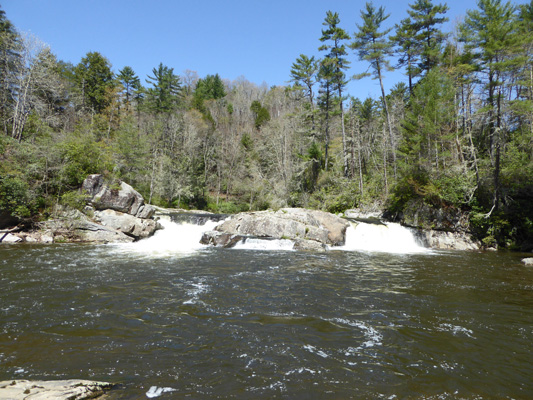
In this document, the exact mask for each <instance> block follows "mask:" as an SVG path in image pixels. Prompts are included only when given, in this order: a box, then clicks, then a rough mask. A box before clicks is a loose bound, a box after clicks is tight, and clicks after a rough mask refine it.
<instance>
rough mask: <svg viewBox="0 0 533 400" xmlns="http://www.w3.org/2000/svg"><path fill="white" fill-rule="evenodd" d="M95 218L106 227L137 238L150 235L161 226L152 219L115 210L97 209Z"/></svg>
mask: <svg viewBox="0 0 533 400" xmlns="http://www.w3.org/2000/svg"><path fill="white" fill-rule="evenodd" d="M94 220H95V221H96V222H97V223H99V224H101V225H103V226H105V227H108V228H111V229H115V230H117V231H120V232H122V233H124V234H126V235H128V236H131V237H132V238H134V239H135V240H138V239H144V238H147V237H150V236H152V235H153V234H154V233H155V231H156V230H158V229H160V228H161V226H160V225H159V224H158V223H157V222H156V221H154V220H152V219H144V218H138V217H134V216H133V215H129V214H124V213H121V212H118V211H114V210H103V211H95V212H94Z"/></svg>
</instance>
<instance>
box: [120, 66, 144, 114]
mask: <svg viewBox="0 0 533 400" xmlns="http://www.w3.org/2000/svg"><path fill="white" fill-rule="evenodd" d="M117 79H118V81H119V82H120V83H121V84H122V86H123V88H124V92H123V94H124V96H125V98H124V102H125V103H126V107H127V108H128V109H129V106H130V100H131V99H132V98H133V97H134V96H135V91H137V90H139V89H140V86H141V81H140V79H139V77H138V76H137V75H135V72H134V71H133V69H132V68H131V67H129V66H126V67H124V68H122V70H120V71H119V72H118V76H117Z"/></svg>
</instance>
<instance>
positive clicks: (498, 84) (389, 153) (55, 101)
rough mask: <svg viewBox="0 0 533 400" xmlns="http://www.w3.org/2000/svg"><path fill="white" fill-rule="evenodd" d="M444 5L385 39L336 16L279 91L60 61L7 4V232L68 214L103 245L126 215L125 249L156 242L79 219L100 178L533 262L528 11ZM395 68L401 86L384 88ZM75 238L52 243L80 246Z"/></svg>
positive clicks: (412, 16)
mask: <svg viewBox="0 0 533 400" xmlns="http://www.w3.org/2000/svg"><path fill="white" fill-rule="evenodd" d="M447 11H448V7H447V6H446V5H445V4H434V3H433V2H432V1H430V0H416V1H413V3H412V4H410V5H409V7H408V9H407V10H406V14H405V17H406V18H405V19H403V20H402V21H401V23H399V24H397V25H396V26H395V27H394V28H393V29H392V30H387V29H384V28H383V23H384V21H386V20H387V18H388V14H387V11H386V9H385V8H383V7H377V6H374V5H373V4H372V3H368V4H367V5H366V6H365V7H364V9H363V10H361V15H360V18H356V19H354V20H353V21H349V20H342V23H341V17H343V16H339V15H338V14H337V13H335V12H332V11H329V12H328V13H327V14H326V16H325V19H324V21H323V23H322V26H318V27H317V32H320V30H321V35H320V34H318V35H317V55H304V54H302V55H300V56H299V57H298V58H297V59H296V60H295V61H294V63H293V65H292V68H291V69H290V71H287V73H288V76H289V79H290V83H289V84H288V85H287V86H273V87H268V86H266V85H262V86H258V85H255V84H254V83H251V82H249V81H247V80H246V79H245V78H239V79H237V80H235V81H228V80H224V79H223V78H221V77H220V76H219V75H218V74H216V73H215V74H213V75H207V76H205V77H200V76H198V74H197V73H196V72H195V71H191V70H186V71H184V72H183V73H182V74H181V75H179V74H177V73H175V72H174V69H173V68H172V67H169V66H166V65H164V64H162V63H160V64H159V65H158V66H156V67H154V69H153V71H152V74H151V75H150V76H148V77H147V78H146V79H141V78H139V77H138V76H137V75H136V74H135V72H134V70H133V69H132V68H131V67H129V66H115V69H113V66H112V65H111V64H110V63H109V61H108V60H107V59H106V57H105V56H104V55H102V54H100V53H99V52H96V51H93V52H88V53H87V54H86V55H85V56H84V57H82V59H81V60H79V61H77V60H60V59H58V58H57V57H56V56H55V55H54V53H53V49H51V48H49V47H48V46H47V45H45V44H44V43H42V42H40V41H39V40H38V39H37V38H35V37H30V36H29V35H25V34H24V33H21V32H19V31H18V30H17V29H16V27H15V26H13V24H12V23H11V22H10V21H9V16H7V15H6V14H5V12H4V11H3V10H1V9H0V97H1V98H0V105H1V107H0V127H1V129H2V132H1V133H0V238H3V239H5V238H6V237H7V236H8V235H13V234H17V235H18V234H20V231H22V232H28V231H35V230H36V229H37V228H39V227H42V226H46V224H51V223H53V222H50V221H57V220H58V218H57V217H58V215H60V214H61V213H63V219H64V220H65V221H67V222H68V221H70V222H69V223H70V224H71V226H70V232H71V231H72V229H77V230H85V231H87V232H93V233H94V234H95V235H101V234H103V233H102V232H104V231H103V230H99V229H100V228H98V227H95V226H94V225H91V224H92V223H94V222H95V221H96V219H98V220H99V221H103V220H105V221H106V224H118V222H117V221H118V220H120V221H121V222H120V224H122V225H121V229H122V231H121V232H122V234H123V235H124V236H125V237H124V238H122V239H124V240H138V238H139V237H142V236H143V235H144V237H146V235H150V234H151V233H147V232H152V233H153V229H157V226H156V225H155V222H154V221H153V220H152V219H151V216H148V217H147V216H146V215H144V216H142V215H141V216H138V215H136V212H132V211H131V210H129V211H124V210H123V211H120V210H112V211H107V210H104V209H102V210H96V209H95V210H94V212H93V211H91V210H89V211H88V210H85V209H84V208H85V207H86V204H87V199H86V192H84V191H81V190H80V188H81V187H82V185H83V182H84V180H85V179H86V178H87V176H89V175H94V174H98V175H101V176H103V178H104V179H105V180H106V182H108V184H109V190H110V193H116V192H118V191H120V190H121V185H122V183H123V182H127V183H128V184H130V185H131V186H132V188H135V191H138V193H139V194H140V195H141V196H142V198H143V199H144V200H143V202H144V201H145V202H146V204H147V205H155V206H160V207H168V208H180V209H185V210H187V209H198V210H206V211H209V212H215V213H224V214H225V213H227V214H237V213H240V212H251V211H261V210H268V209H272V210H281V209H285V208H305V209H312V210H322V211H326V212H328V213H331V214H339V213H344V212H346V210H351V209H360V210H366V209H373V210H379V211H380V212H382V213H383V217H384V218H385V219H386V220H389V221H394V222H400V223H401V224H402V225H405V226H409V227H415V228H417V229H424V230H434V231H444V232H454V233H458V232H459V233H468V234H472V235H473V237H474V238H475V240H477V241H479V242H480V243H481V246H482V247H483V248H496V249H511V250H517V251H524V252H529V251H532V250H533V220H532V218H533V217H532V216H533V78H532V77H533V72H532V65H533V63H532V61H533V34H532V29H533V2H530V3H526V4H521V5H517V4H514V3H512V2H501V1H496V0H479V1H478V4H477V7H476V8H475V9H472V10H469V11H468V12H467V13H466V16H465V17H464V19H463V20H462V21H460V22H459V23H458V24H457V25H456V28H455V29H454V31H453V32H443V31H442V29H441V28H442V24H443V23H444V22H445V21H447V17H446V12H447ZM343 18H345V17H343ZM343 24H345V26H351V27H354V28H353V29H355V30H356V31H355V32H351V31H349V30H347V29H344V28H342V26H343ZM486 32H491V35H489V36H487V35H486ZM350 60H360V61H365V62H367V63H368V65H369V70H368V73H362V72H364V71H355V70H353V69H351V68H350ZM389 67H394V68H402V69H403V70H404V72H405V80H404V81H402V82H397V83H396V84H395V85H394V87H393V89H392V90H390V91H389V92H388V93H387V92H385V90H384V89H383V87H384V86H383V81H384V80H385V79H386V71H387V69H388V68H389ZM368 75H369V76H368ZM368 78H372V79H375V80H376V81H377V82H378V83H380V87H381V89H382V90H381V96H380V97H379V98H378V99H377V100H376V99H373V98H366V99H363V98H358V97H356V94H353V93H352V94H350V93H348V92H347V89H346V82H347V81H348V80H349V79H368ZM92 200H93V202H94V198H93V199H92ZM96 202H97V201H96ZM148 208H149V207H147V209H148ZM73 210H74V211H73ZM65 213H66V214H65ZM69 213H70V214H69ZM91 213H92V214H91ZM116 213H122V214H126V215H128V217H124V216H123V215H117V214H116ZM68 215H70V216H68ZM82 215H83V216H84V217H90V218H88V219H87V220H85V219H84V217H82ZM125 218H127V222H126V219H125ZM133 218H140V219H141V220H146V221H152V222H150V223H149V225H150V226H147V225H146V224H145V225H143V223H144V222H143V221H140V222H139V221H137V220H133ZM74 220H76V221H83V223H82V225H83V227H81V225H80V226H76V227H74V228H73V226H72V221H74ZM112 221H113V222H112ZM80 223H81V222H80ZM128 224H129V225H128ZM126 225H127V226H126ZM113 226H115V225H113ZM113 229H115V228H113ZM115 230H117V229H115ZM17 231H19V232H17ZM125 231H127V232H126V233H125ZM68 232H69V229H67V228H65V234H64V235H63V238H61V237H60V238H59V241H61V240H64V241H75V239H74V238H72V237H69V235H70V233H68ZM107 234H109V232H108V233H107ZM58 236H61V235H58ZM48 239H50V238H49V237H48V238H44V240H42V241H47V240H48ZM51 240H52V241H53V240H54V238H53V237H52V238H51ZM105 240H107V239H105ZM105 240H104V241H105Z"/></svg>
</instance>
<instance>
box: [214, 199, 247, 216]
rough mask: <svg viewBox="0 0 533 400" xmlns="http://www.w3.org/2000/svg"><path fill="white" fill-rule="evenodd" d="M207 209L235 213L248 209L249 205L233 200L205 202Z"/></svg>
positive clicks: (218, 212) (220, 212) (221, 212)
mask: <svg viewBox="0 0 533 400" xmlns="http://www.w3.org/2000/svg"><path fill="white" fill-rule="evenodd" d="M207 210H208V211H211V212H214V213H217V214H237V213H240V212H244V211H249V205H248V204H247V203H243V202H240V203H235V202H233V201H223V200H221V201H219V202H218V204H217V203H215V202H212V201H211V202H208V203H207Z"/></svg>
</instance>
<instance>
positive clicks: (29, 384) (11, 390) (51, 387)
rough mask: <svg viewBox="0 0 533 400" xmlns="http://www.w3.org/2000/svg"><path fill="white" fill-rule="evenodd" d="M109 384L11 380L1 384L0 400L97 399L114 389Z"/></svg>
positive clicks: (79, 380)
mask: <svg viewBox="0 0 533 400" xmlns="http://www.w3.org/2000/svg"><path fill="white" fill-rule="evenodd" d="M112 386H113V385H112V384H110V383H107V382H95V381H86V380H81V379H71V380H68V381H27V380H11V381H3V382H0V399H6V400H7V399H9V400H18V399H20V400H22V399H35V400H52V399H53V400H83V399H95V398H98V397H100V396H102V395H104V394H105V392H107V391H108V390H110V389H111V388H112Z"/></svg>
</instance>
